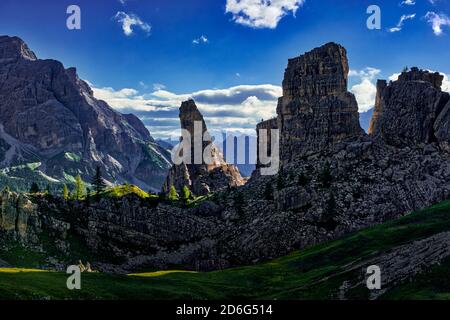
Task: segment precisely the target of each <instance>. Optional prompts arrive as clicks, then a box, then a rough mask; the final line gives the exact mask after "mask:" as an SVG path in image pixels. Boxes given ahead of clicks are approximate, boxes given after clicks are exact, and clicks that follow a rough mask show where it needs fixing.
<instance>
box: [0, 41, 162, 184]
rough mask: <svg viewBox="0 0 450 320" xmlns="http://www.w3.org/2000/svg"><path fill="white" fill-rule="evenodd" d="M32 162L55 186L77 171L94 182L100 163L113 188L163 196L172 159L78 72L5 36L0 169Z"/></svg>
mask: <svg viewBox="0 0 450 320" xmlns="http://www.w3.org/2000/svg"><path fill="white" fill-rule="evenodd" d="M29 163H37V164H38V166H39V167H38V168H37V170H39V171H40V172H41V173H42V174H44V175H45V177H48V178H46V179H47V180H48V181H47V182H49V183H52V182H60V183H62V182H71V181H73V180H72V179H73V177H74V176H75V175H77V174H78V173H80V174H81V175H82V177H83V178H84V179H85V180H88V179H90V178H91V176H92V175H93V174H94V172H95V168H96V166H97V165H98V166H100V167H101V168H102V171H103V173H104V174H105V177H106V178H107V179H108V180H109V181H110V182H111V183H123V182H129V183H134V184H137V185H139V186H141V187H142V188H145V189H146V190H149V189H153V190H159V188H160V187H161V185H162V183H163V181H164V178H165V175H166V172H167V170H168V169H169V167H170V157H169V155H168V154H167V152H166V151H165V150H163V149H162V148H160V147H159V146H158V145H157V144H156V143H155V142H154V140H153V138H152V137H151V135H150V133H149V132H148V130H147V129H146V128H145V126H144V125H143V124H142V122H141V121H140V120H139V119H138V118H136V117H135V116H133V115H123V114H121V113H119V112H117V111H115V110H113V109H112V108H111V107H110V106H109V105H108V104H107V103H105V102H104V101H101V100H97V99H96V98H95V97H94V96H93V92H92V90H91V88H90V87H89V85H88V84H87V83H86V82H84V81H83V80H81V79H80V78H79V77H78V75H77V73H76V69H75V68H68V69H65V68H64V66H63V65H62V64H61V63H60V62H58V61H55V60H39V59H37V57H36V55H35V54H34V53H33V52H32V51H31V50H30V49H29V48H28V47H27V45H26V44H25V43H24V42H23V41H22V40H21V39H19V38H16V37H7V36H3V37H0V166H1V167H3V168H8V167H13V166H17V165H23V164H29ZM41 176H42V175H41ZM44 182H45V181H44Z"/></svg>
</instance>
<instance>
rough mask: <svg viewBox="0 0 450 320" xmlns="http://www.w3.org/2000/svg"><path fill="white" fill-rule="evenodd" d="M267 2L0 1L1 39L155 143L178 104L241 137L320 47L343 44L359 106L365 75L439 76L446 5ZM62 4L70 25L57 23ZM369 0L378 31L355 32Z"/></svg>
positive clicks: (449, 63) (446, 64)
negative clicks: (86, 90)
mask: <svg viewBox="0 0 450 320" xmlns="http://www.w3.org/2000/svg"><path fill="white" fill-rule="evenodd" d="M268 2H269V0H240V1H237V0H183V1H180V0H170V1H167V0H166V1H162V0H122V1H120V0H97V1H92V0H70V1H66V0H59V1H50V0H40V1H39V2H37V1H35V0H22V1H15V0H2V1H1V2H0V34H7V35H17V36H19V37H21V38H23V39H24V40H25V41H26V42H27V43H28V44H29V46H30V48H31V49H32V50H33V51H35V53H36V54H37V55H38V56H39V57H40V58H42V59H45V58H53V59H57V60H60V61H62V62H63V63H64V65H65V66H66V67H70V66H75V67H77V69H78V73H79V75H80V77H81V78H83V79H85V80H87V81H89V83H91V84H92V86H93V87H94V88H95V94H96V96H97V97H99V98H102V99H104V100H106V101H108V102H109V103H110V104H111V105H112V106H113V107H115V108H116V109H118V110H120V111H122V112H134V113H136V114H137V115H139V116H140V117H141V119H142V120H143V121H144V123H145V124H146V125H147V126H148V127H149V129H150V131H151V133H152V134H153V135H154V136H157V137H168V136H176V135H177V133H176V129H177V128H178V126H179V124H178V119H177V116H178V107H179V103H180V101H181V100H183V99H187V98H189V97H194V98H195V99H196V100H197V101H198V105H199V107H200V109H201V111H202V112H203V113H204V115H205V117H206V121H207V123H208V125H209V126H210V127H211V128H212V129H214V130H225V129H228V130H231V131H238V130H239V131H242V132H246V133H252V130H253V129H254V127H255V124H256V123H257V122H258V121H259V120H260V119H261V118H268V117H270V116H272V115H274V113H275V107H276V98H277V96H279V95H280V94H281V89H280V85H281V81H282V78H283V72H284V68H285V67H286V64H287V59H288V58H291V57H295V56H297V55H299V54H302V53H303V52H305V51H309V50H311V49H312V48H314V47H317V46H319V45H321V44H324V43H326V42H329V41H334V42H338V43H340V44H342V45H343V46H345V47H346V48H347V51H348V57H349V60H350V68H351V70H352V71H351V77H350V81H349V90H352V91H353V92H354V93H355V94H356V96H357V98H358V101H359V104H360V110H361V111H366V110H368V109H370V107H371V106H372V105H373V96H374V87H373V84H374V83H375V81H376V79H377V78H386V79H387V78H389V77H391V76H392V75H393V74H395V73H397V72H399V71H400V70H401V69H402V68H403V67H405V66H419V67H422V68H426V69H430V70H436V71H440V72H443V73H445V74H450V59H448V53H449V52H450V19H449V18H448V17H450V0H434V1H432V0H414V1H413V0H406V1H402V0H389V1H388V0H384V1H381V0H379V1H377V0H371V1H365V0H345V1H344V0H304V1H303V0H271V4H270V6H268V5H267V3H268ZM402 2H404V3H402ZM71 4H76V5H78V6H79V7H80V9H81V27H82V28H81V30H68V29H67V28H66V19H67V17H68V15H67V14H66V9H67V7H68V6H69V5H71ZM372 4H376V5H378V6H379V7H380V8H381V18H382V20H381V22H382V25H381V26H382V29H381V30H369V29H367V27H366V20H367V18H368V16H369V15H368V14H366V9H367V7H368V6H369V5H372ZM227 11H228V12H227ZM402 16H403V18H402ZM401 21H403V22H402V23H401ZM127 22H128V23H131V25H130V27H131V30H129V29H127V28H126V23H127ZM124 23H125V29H124ZM433 24H434V25H433ZM392 28H396V29H395V31H396V32H391V31H393V30H391V29H392ZM399 29H401V30H399ZM446 81H448V80H447V79H446ZM446 86H449V85H448V83H447V82H446ZM446 88H448V89H447V90H450V86H449V87H446Z"/></svg>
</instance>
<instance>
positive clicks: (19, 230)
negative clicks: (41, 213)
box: [0, 190, 40, 239]
mask: <svg viewBox="0 0 450 320" xmlns="http://www.w3.org/2000/svg"><path fill="white" fill-rule="evenodd" d="M39 228H40V221H39V219H38V213H37V206H36V205H35V204H33V203H32V202H31V201H30V200H29V199H27V198H26V197H25V196H23V195H18V194H16V193H12V192H10V191H7V190H4V191H2V193H1V198H0V231H1V232H3V233H6V234H9V235H10V236H12V237H13V238H14V239H26V238H27V237H29V236H30V235H33V233H34V231H35V230H38V229H39Z"/></svg>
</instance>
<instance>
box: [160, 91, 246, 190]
mask: <svg viewBox="0 0 450 320" xmlns="http://www.w3.org/2000/svg"><path fill="white" fill-rule="evenodd" d="M196 122H197V125H199V124H201V131H198V132H196V131H195V126H196V125H195V123H196ZM180 123H181V129H183V130H185V131H186V132H187V133H189V135H190V137H191V141H190V146H188V149H189V150H188V152H189V153H190V157H189V158H190V162H189V163H185V162H183V163H181V164H178V165H173V166H172V168H171V169H170V171H169V174H168V176H167V179H166V182H165V183H164V186H163V192H165V193H167V192H168V191H169V190H170V188H171V186H174V187H175V188H176V189H177V190H178V191H181V190H182V189H183V187H184V186H187V187H189V188H190V190H191V191H192V192H193V193H194V194H195V195H205V194H208V193H210V192H213V191H218V190H221V189H224V188H226V187H228V186H240V185H243V184H244V179H243V178H242V177H241V174H240V173H239V170H238V169H237V168H236V167H235V166H234V165H230V164H228V163H226V162H225V160H224V158H223V155H222V154H221V152H220V150H219V149H218V148H217V147H216V146H215V145H214V144H213V142H212V139H211V137H210V136H209V134H208V129H207V127H206V123H205V121H204V119H203V116H202V114H201V113H200V111H199V110H198V108H197V106H196V105H195V102H194V101H193V100H188V101H185V102H183V103H182V104H181V107H180ZM196 141H201V143H200V144H199V145H198V146H197V149H196V148H195V147H196V146H195V142H196ZM205 150H206V151H205ZM185 151H186V150H185ZM194 151H195V152H194ZM204 154H205V155H208V156H209V157H210V159H211V161H205V159H204V157H203V155H204ZM200 157H201V158H200Z"/></svg>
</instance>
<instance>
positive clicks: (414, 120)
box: [369, 68, 450, 147]
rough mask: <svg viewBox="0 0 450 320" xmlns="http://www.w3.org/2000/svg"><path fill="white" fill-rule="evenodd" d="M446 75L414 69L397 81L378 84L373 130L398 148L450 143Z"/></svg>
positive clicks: (371, 130)
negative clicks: (449, 140)
mask: <svg viewBox="0 0 450 320" xmlns="http://www.w3.org/2000/svg"><path fill="white" fill-rule="evenodd" d="M442 80H443V76H442V75H440V74H439V73H430V72H428V71H424V70H419V69H418V68H412V69H411V71H408V72H403V73H402V74H401V75H400V76H399V78H398V80H397V81H394V82H391V83H389V84H386V81H383V80H380V81H379V82H378V85H377V99H376V103H375V114H374V117H373V119H372V121H371V126H370V131H369V133H370V134H371V135H372V136H373V138H374V139H375V140H383V141H384V142H385V143H387V144H389V145H393V146H397V147H405V146H415V145H418V144H427V143H433V142H438V143H439V144H441V145H442V146H447V145H448V138H449V135H448V130H447V128H448V126H447V123H448V119H449V114H448V113H447V109H445V110H444V107H445V106H446V104H447V102H448V101H449V100H450V96H449V94H448V93H446V92H442V91H441V85H442Z"/></svg>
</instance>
